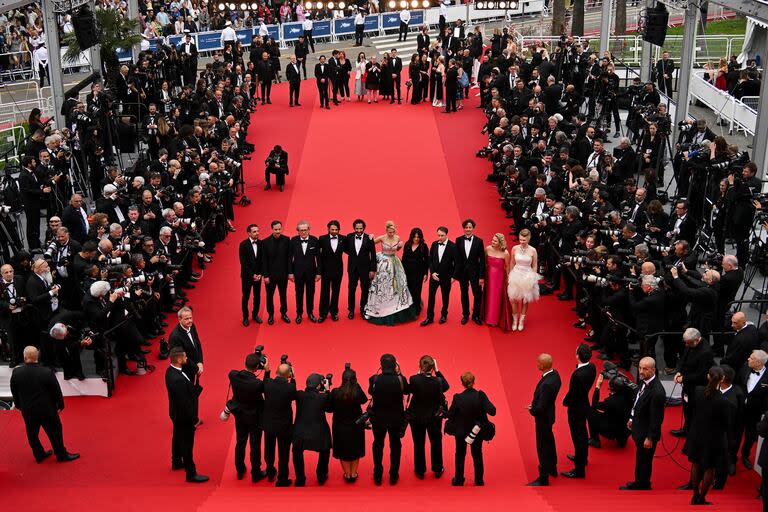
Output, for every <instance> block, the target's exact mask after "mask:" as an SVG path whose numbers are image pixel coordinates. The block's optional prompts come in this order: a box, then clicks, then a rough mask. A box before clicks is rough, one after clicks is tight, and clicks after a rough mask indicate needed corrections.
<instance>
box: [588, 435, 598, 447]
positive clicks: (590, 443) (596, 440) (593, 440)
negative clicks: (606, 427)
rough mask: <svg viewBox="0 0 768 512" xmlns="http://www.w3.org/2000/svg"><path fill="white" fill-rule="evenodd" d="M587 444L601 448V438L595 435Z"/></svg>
mask: <svg viewBox="0 0 768 512" xmlns="http://www.w3.org/2000/svg"><path fill="white" fill-rule="evenodd" d="M587 444H588V445H589V446H591V447H593V448H600V446H601V445H600V440H599V439H596V438H594V437H591V438H590V439H589V441H587Z"/></svg>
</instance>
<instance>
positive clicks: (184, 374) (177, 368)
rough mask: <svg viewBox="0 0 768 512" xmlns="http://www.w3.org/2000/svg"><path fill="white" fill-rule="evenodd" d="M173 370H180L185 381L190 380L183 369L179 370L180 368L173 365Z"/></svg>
mask: <svg viewBox="0 0 768 512" xmlns="http://www.w3.org/2000/svg"><path fill="white" fill-rule="evenodd" d="M171 368H174V369H175V370H178V371H179V373H181V374H182V375H183V376H184V378H185V379H187V380H189V377H187V374H186V373H184V371H183V370H182V369H181V368H179V367H178V366H174V365H171ZM190 382H191V381H190Z"/></svg>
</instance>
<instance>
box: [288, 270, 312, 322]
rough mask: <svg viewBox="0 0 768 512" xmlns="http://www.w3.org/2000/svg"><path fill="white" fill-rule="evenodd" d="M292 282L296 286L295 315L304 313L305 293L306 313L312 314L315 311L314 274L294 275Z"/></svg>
mask: <svg viewBox="0 0 768 512" xmlns="http://www.w3.org/2000/svg"><path fill="white" fill-rule="evenodd" d="M293 282H294V285H295V288H296V316H297V317H299V316H301V315H302V314H303V313H304V304H303V303H304V295H305V293H306V296H307V313H308V314H310V315H313V314H314V313H315V276H314V275H313V274H312V275H303V276H302V275H296V276H294V278H293Z"/></svg>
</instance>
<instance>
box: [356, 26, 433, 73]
mask: <svg viewBox="0 0 768 512" xmlns="http://www.w3.org/2000/svg"><path fill="white" fill-rule="evenodd" d="M418 35H419V33H418V32H416V31H412V32H408V39H407V40H406V41H398V40H397V34H390V35H383V36H374V37H371V42H372V43H373V46H374V47H376V53H377V54H378V57H379V58H381V55H383V54H384V52H387V53H389V52H390V51H391V50H392V48H396V49H397V54H398V56H399V57H400V58H401V59H402V60H403V63H406V62H410V60H411V55H412V54H414V53H416V47H417V44H416V37H418ZM436 38H437V30H431V31H429V40H430V42H432V41H435V39H436ZM403 66H405V64H403Z"/></svg>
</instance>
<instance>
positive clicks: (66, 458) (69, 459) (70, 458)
mask: <svg viewBox="0 0 768 512" xmlns="http://www.w3.org/2000/svg"><path fill="white" fill-rule="evenodd" d="M79 458H80V454H79V453H69V452H66V453H65V454H64V455H61V456H59V455H57V456H56V460H57V461H58V462H72V461H73V460H77V459H79Z"/></svg>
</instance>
